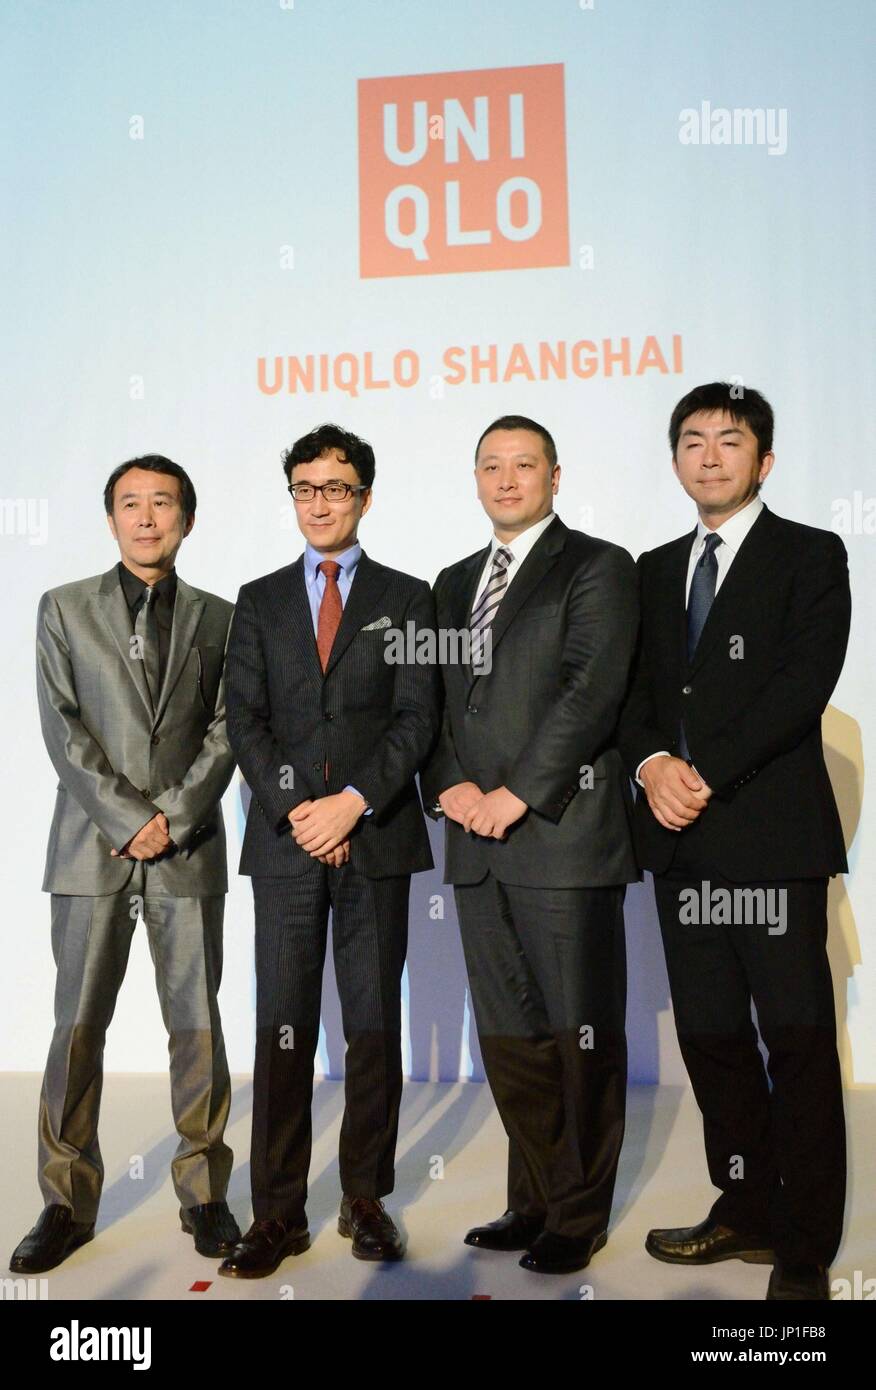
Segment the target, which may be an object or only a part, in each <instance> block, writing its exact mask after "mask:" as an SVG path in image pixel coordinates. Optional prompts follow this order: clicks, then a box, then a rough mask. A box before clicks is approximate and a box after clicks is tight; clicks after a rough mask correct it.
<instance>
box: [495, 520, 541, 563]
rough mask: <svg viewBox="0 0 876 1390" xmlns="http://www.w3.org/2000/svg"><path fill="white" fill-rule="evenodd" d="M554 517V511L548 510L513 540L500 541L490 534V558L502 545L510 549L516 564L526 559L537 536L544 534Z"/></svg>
mask: <svg viewBox="0 0 876 1390" xmlns="http://www.w3.org/2000/svg"><path fill="white" fill-rule="evenodd" d="M555 517H556V512H548V514H547V516H543V517H542V519H541V521H536V522H535V523H534V525H532V526H528V527H527V529H526V530H525V531H521V532H520V534H519V535H517V536H515V537H514V539H513V541H500V540H499V538H498V537H497V536H492V537H491V539H490V559H491V560H492V558H493V556H494V555H495V553H496V551H497V550H498V549H499V547H500V546H504V547H505V549H506V550H510V551H511V555H512V558H513V560H514V561H516V562H517V564H521V563H522V562H523V561H524V560H525V559H526V557H527V555H528V554H529V552H530V550H531V549H532V547H533V546H534V545H535V543H536V541H537V540H538V539H539V537H540V536H542V535H544V533H545V531H546V530H547V528H548V527H549V526H550V524H551V522H552V521H553V520H554V518H555Z"/></svg>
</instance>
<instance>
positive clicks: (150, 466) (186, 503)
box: [103, 454, 198, 517]
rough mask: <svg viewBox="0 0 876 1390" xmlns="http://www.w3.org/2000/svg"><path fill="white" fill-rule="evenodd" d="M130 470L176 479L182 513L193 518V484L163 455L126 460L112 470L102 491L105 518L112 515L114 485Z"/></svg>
mask: <svg viewBox="0 0 876 1390" xmlns="http://www.w3.org/2000/svg"><path fill="white" fill-rule="evenodd" d="M132 468H142V469H144V470H145V471H146V472H147V473H169V474H170V476H171V478H177V479H178V480H179V490H180V496H181V497H182V509H183V513H184V515H185V516H186V517H189V516H194V514H195V508H196V507H197V505H198V499H197V497H196V496H195V487H194V484H193V482H192V480H191V478H190V477H189V475H188V473H187V472H186V470H185V469H184V468H181V467H180V465H179V464H178V463H174V461H173V459H166V458H165V457H164V455H163V454H144V455H143V457H142V458H138V459H128V461H127V462H126V463H120V464H119V466H118V468H114V469H113V471H112V473H110V475H109V479H108V480H107V485H106V487H105V488H104V490H103V505H104V510H105V511H106V514H107V516H112V514H113V493H114V491H115V486H116V483H117V482H118V481H119V478H123V477H124V475H125V474H126V473H128V472H130V470H131V469H132Z"/></svg>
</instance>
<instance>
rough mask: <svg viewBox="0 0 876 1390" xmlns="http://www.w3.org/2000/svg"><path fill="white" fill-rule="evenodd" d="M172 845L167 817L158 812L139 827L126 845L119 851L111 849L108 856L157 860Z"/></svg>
mask: <svg viewBox="0 0 876 1390" xmlns="http://www.w3.org/2000/svg"><path fill="white" fill-rule="evenodd" d="M172 844H173V840H172V839H171V838H170V825H169V823H168V819H167V816H166V815H165V814H164V812H163V811H159V812H158V814H157V815H154V816H153V817H152V819H151V820H148V821H147V822H146V824H145V825H141V827H140V829H139V830H138V831H137V834H136V835H133V836H132V837H131V839H130V840H129V841H128V843H127V844H126V845H122V848H121V849H111V850H110V854H111V855H112V857H113V858H114V859H141V860H142V859H157V858H158V856H159V855H160V854H164V853H166V851H167V850H169V849H170V847H171V846H172Z"/></svg>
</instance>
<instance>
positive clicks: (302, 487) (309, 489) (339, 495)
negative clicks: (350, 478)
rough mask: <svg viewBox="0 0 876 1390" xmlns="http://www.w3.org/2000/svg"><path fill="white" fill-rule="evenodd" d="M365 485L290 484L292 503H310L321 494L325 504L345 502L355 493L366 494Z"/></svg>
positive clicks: (366, 486) (366, 487)
mask: <svg viewBox="0 0 876 1390" xmlns="http://www.w3.org/2000/svg"><path fill="white" fill-rule="evenodd" d="M367 491H368V485H367V484H366V483H290V484H289V492H290V493H291V495H292V501H293V502H312V501H313V499H314V497H315V496H316V494H317V493H318V492H321V493H322V495H323V497H324V499H325V501H326V502H345V501H346V500H347V498H348V497H352V496H353V494H354V493H356V492H367Z"/></svg>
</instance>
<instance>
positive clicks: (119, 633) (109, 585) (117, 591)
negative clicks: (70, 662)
mask: <svg viewBox="0 0 876 1390" xmlns="http://www.w3.org/2000/svg"><path fill="white" fill-rule="evenodd" d="M92 601H93V603H94V605H95V608H96V609H97V612H98V614H99V615H100V620H101V622H102V623H103V624H104V626H105V627H106V629H107V631H108V632H109V634H110V636H111V638H112V640H113V642H114V643H115V645H116V647H117V648H118V652H119V656H120V657H121V658H122V666H123V667H124V669H125V670H126V671H127V672H128V675H129V676H130V678H131V680H132V681H133V682H134V685H135V687H136V689H137V693H138V695H139V696H140V699H141V700H142V701H143V704H144V706H145V708H146V712H147V714H148V715H149V719H150V722H151V721H152V718H153V712H152V697H151V696H150V694H149V686H148V684H147V682H146V671H145V669H144V665H143V662H142V661H140V660H139V659H138V658H137V657H135V656H134V640H133V639H134V626H133V623H132V622H131V610H130V609H129V607H128V604H127V600H126V598H125V591H124V589H123V588H122V583H121V580H120V579H119V572H118V569H117V568H116V567H115V566H113V568H112V569H111V570H107V572H106V574H105V575H103V577H102V578H101V581H100V587H99V588H98V591H97V593H96V594H95V595H94V596H93V599H92Z"/></svg>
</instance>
